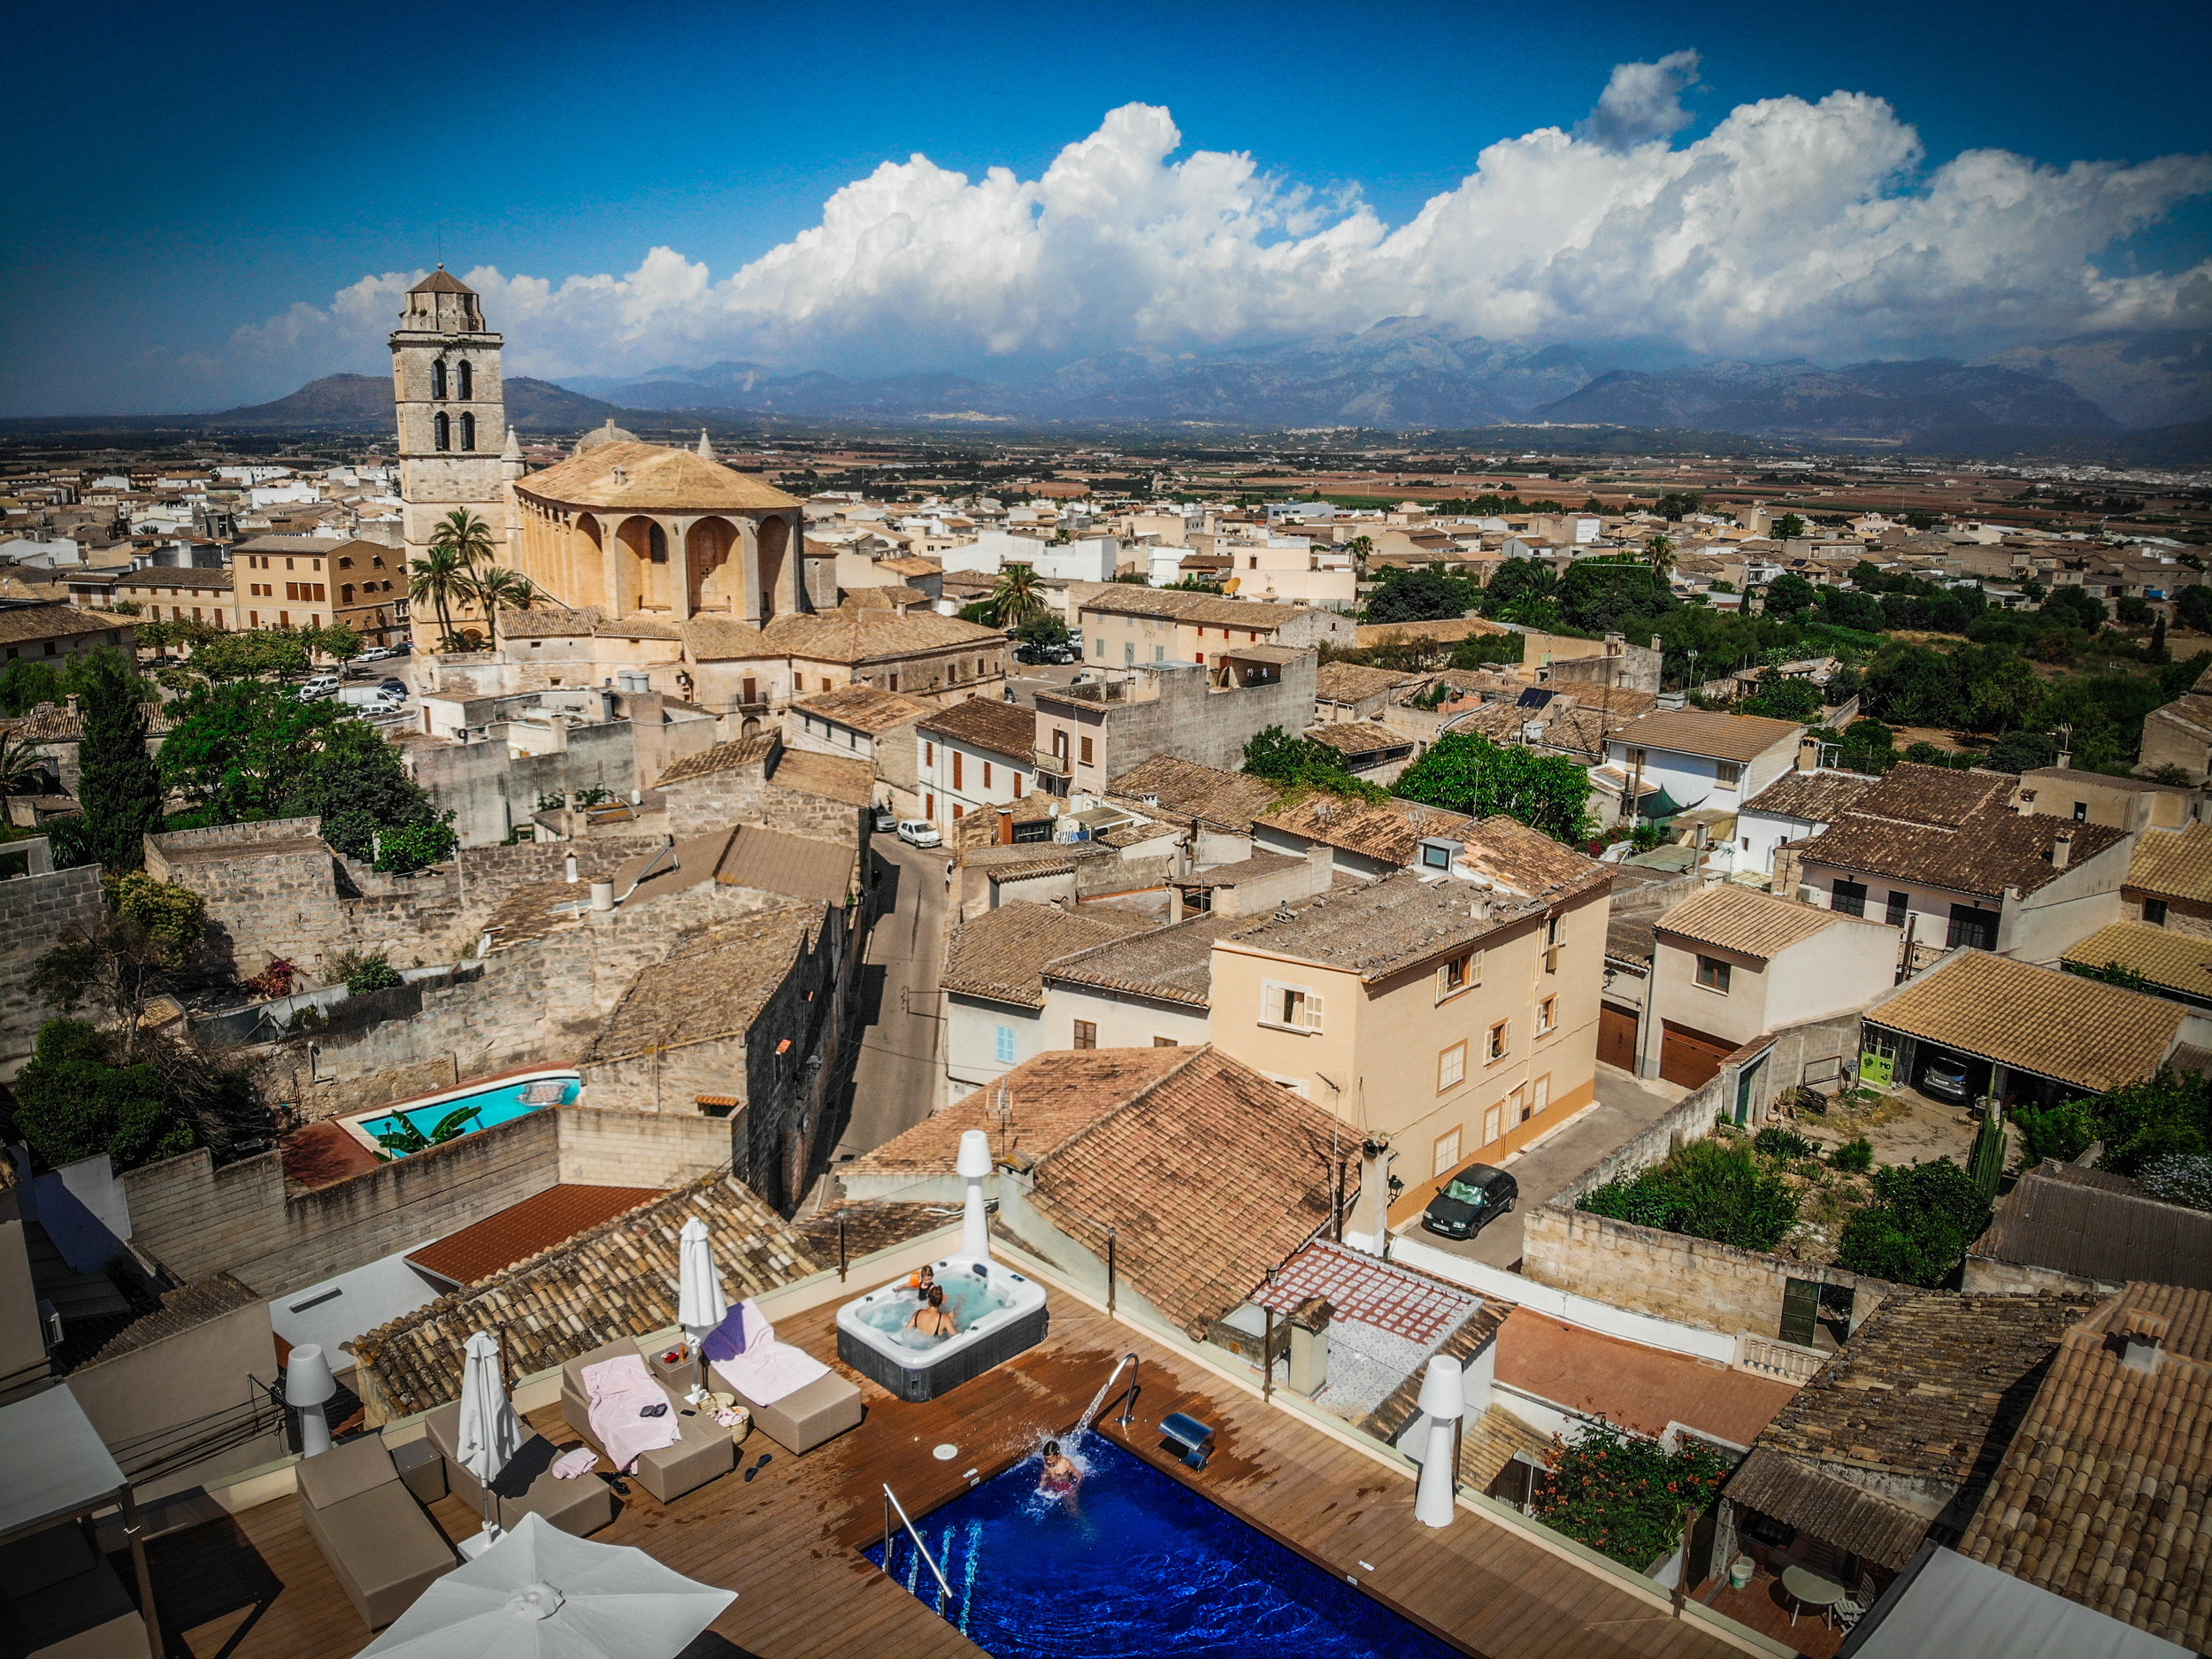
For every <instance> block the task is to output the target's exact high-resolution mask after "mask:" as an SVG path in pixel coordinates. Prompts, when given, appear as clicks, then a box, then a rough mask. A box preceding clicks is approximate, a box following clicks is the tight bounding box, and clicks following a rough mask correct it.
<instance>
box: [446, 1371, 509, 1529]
mask: <svg viewBox="0 0 2212 1659" xmlns="http://www.w3.org/2000/svg"><path fill="white" fill-rule="evenodd" d="M467 1352H468V1357H467V1360H466V1361H465V1363H464V1364H463V1367H462V1371H461V1426H460V1432H459V1437H458V1449H459V1451H460V1455H461V1464H462V1466H463V1467H464V1468H465V1469H466V1470H467V1471H469V1473H471V1474H472V1475H474V1476H475V1477H476V1479H477V1480H478V1482H479V1484H480V1485H481V1486H483V1487H484V1530H485V1531H486V1532H488V1533H494V1534H495V1533H496V1528H495V1525H494V1517H495V1516H496V1515H497V1513H498V1511H497V1509H495V1507H494V1505H495V1502H496V1500H495V1499H494V1498H493V1497H492V1495H491V1484H492V1482H493V1481H494V1480H496V1479H498V1478H499V1471H501V1470H503V1469H504V1468H505V1467H506V1466H507V1460H508V1459H509V1458H511V1457H512V1456H513V1455H515V1451H516V1448H518V1447H519V1446H520V1445H521V1444H522V1425H521V1424H519V1423H518V1422H517V1421H516V1420H515V1408H514V1402H512V1401H511V1400H509V1399H508V1398H507V1384H506V1381H505V1379H503V1378H502V1377H501V1376H500V1374H499V1342H498V1340H497V1339H496V1338H495V1337H493V1336H491V1335H490V1334H489V1333H486V1332H483V1331H479V1332H478V1333H476V1334H475V1335H474V1336H472V1337H471V1338H469V1342H468V1350H467Z"/></svg>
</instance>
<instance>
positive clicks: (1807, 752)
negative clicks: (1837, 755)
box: [1797, 733, 1820, 772]
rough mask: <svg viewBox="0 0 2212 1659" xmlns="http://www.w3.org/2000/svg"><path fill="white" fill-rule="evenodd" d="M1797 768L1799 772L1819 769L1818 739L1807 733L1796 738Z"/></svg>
mask: <svg viewBox="0 0 2212 1659" xmlns="http://www.w3.org/2000/svg"><path fill="white" fill-rule="evenodd" d="M1797 769H1798V771H1800V772H1818V771H1819V770H1820V740H1819V739H1818V738H1816V737H1815V736H1813V735H1812V734H1811V733H1807V734H1806V735H1805V736H1803V737H1801V738H1799V739H1798V740H1797Z"/></svg>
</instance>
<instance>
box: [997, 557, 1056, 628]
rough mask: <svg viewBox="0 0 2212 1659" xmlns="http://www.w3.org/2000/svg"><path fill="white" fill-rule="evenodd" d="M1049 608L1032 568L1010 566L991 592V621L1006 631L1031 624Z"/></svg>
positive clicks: (1005, 568)
mask: <svg viewBox="0 0 2212 1659" xmlns="http://www.w3.org/2000/svg"><path fill="white" fill-rule="evenodd" d="M1044 608H1045V598H1044V595H1043V593H1042V592H1041V590H1040V589H1039V588H1038V586H1037V572H1036V570H1035V568H1034V567H1033V566H1031V565H1018V564H1017V565H1007V566H1005V567H1004V568H1003V569H1002V570H1001V571H1000V572H999V577H998V581H997V582H996V583H995V585H994V586H993V587H992V588H991V619H992V621H993V623H994V624H995V625H996V626H999V627H1002V628H1010V627H1014V626H1018V625H1019V624H1021V623H1024V622H1027V621H1028V620H1029V619H1030V618H1033V617H1034V616H1035V615H1036V614H1037V613H1038V612H1039V611H1042V610H1043V609H1044Z"/></svg>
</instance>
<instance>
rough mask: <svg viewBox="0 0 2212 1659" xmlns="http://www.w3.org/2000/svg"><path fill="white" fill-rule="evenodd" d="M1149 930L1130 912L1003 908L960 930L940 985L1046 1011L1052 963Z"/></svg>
mask: <svg viewBox="0 0 2212 1659" xmlns="http://www.w3.org/2000/svg"><path fill="white" fill-rule="evenodd" d="M1149 926H1151V924H1150V923H1149V922H1148V921H1147V920H1146V919H1145V918H1142V917H1141V916H1137V915H1135V914H1133V913H1132V912H1129V911H1125V910H1103V909H1094V910H1079V911H1076V912H1073V913H1071V912H1069V911H1066V910H1062V909H1061V908H1060V907H1059V906H1058V905H1056V904H1024V903H1013V904H1002V905H1000V906H999V907H998V909H996V910H989V911H987V912H985V913H984V914H983V915H981V916H979V917H978V918H976V919H975V920H974V921H972V922H968V923H966V924H964V925H963V926H961V927H959V928H957V929H956V930H955V932H954V933H953V936H952V943H951V945H950V947H949V949H947V951H946V953H945V966H944V971H943V972H942V973H941V975H940V976H939V981H938V982H939V983H940V984H941V986H942V987H944V988H945V989H946V990H948V991H956V992H959V993H961V994H963V995H968V996H982V997H988V998H990V999H991V1000H992V1001H994V1002H1016V1003H1019V1004H1020V1005H1021V1006H1023V1007H1025V1008H1042V1007H1043V1006H1044V1002H1045V996H1044V978H1043V976H1044V971H1045V964H1047V963H1049V962H1052V961H1055V960H1056V959H1057V958H1059V957H1061V956H1070V955H1072V954H1073V953H1074V952H1077V951H1079V950H1084V949H1088V948H1089V947H1091V946H1094V945H1099V944H1103V943H1105V942H1106V941H1109V940H1116V939H1122V938H1125V937H1126V936H1127V935H1129V934H1131V933H1141V932H1142V931H1144V930H1146V929H1147V928H1148V927H1149Z"/></svg>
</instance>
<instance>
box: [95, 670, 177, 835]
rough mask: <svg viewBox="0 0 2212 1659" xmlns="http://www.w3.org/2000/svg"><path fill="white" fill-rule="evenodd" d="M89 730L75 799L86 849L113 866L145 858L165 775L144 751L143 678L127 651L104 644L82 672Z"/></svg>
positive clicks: (159, 821)
mask: <svg viewBox="0 0 2212 1659" xmlns="http://www.w3.org/2000/svg"><path fill="white" fill-rule="evenodd" d="M76 678H77V680H78V683H79V685H80V686H81V687H82V690H81V692H80V693H79V696H80V698H81V710H82V713H83V716H84V735H83V737H82V739H81V740H80V741H79V743H78V747H77V799H78V800H79V801H81V803H83V804H84V833H85V844H86V847H87V849H88V851H90V853H91V854H92V856H94V857H95V858H96V859H97V860H98V861H99V862H100V863H101V864H104V865H105V866H106V867H107V868H108V869H110V870H135V869H137V868H138V867H139V866H140V865H141V864H143V863H144V862H145V857H146V844H145V840H144V838H145V836H146V835H148V834H149V833H152V832H154V831H157V830H159V829H160V828H161V826H162V787H161V773H160V772H159V771H158V770H157V768H156V766H155V764H154V760H153V757H152V756H150V755H149V754H148V753H147V752H146V735H147V726H148V721H147V714H146V704H145V703H143V702H142V701H141V695H142V681H141V680H139V678H138V676H137V675H136V674H135V673H134V672H131V670H130V668H129V666H128V665H127V664H126V663H125V662H124V661H123V657H122V654H121V653H120V652H119V651H116V650H113V649H107V648H102V649H100V650H98V651H96V652H93V653H90V654H89V660H88V661H87V662H85V663H84V664H82V665H81V667H80V668H79V669H78V671H77V675H76Z"/></svg>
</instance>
